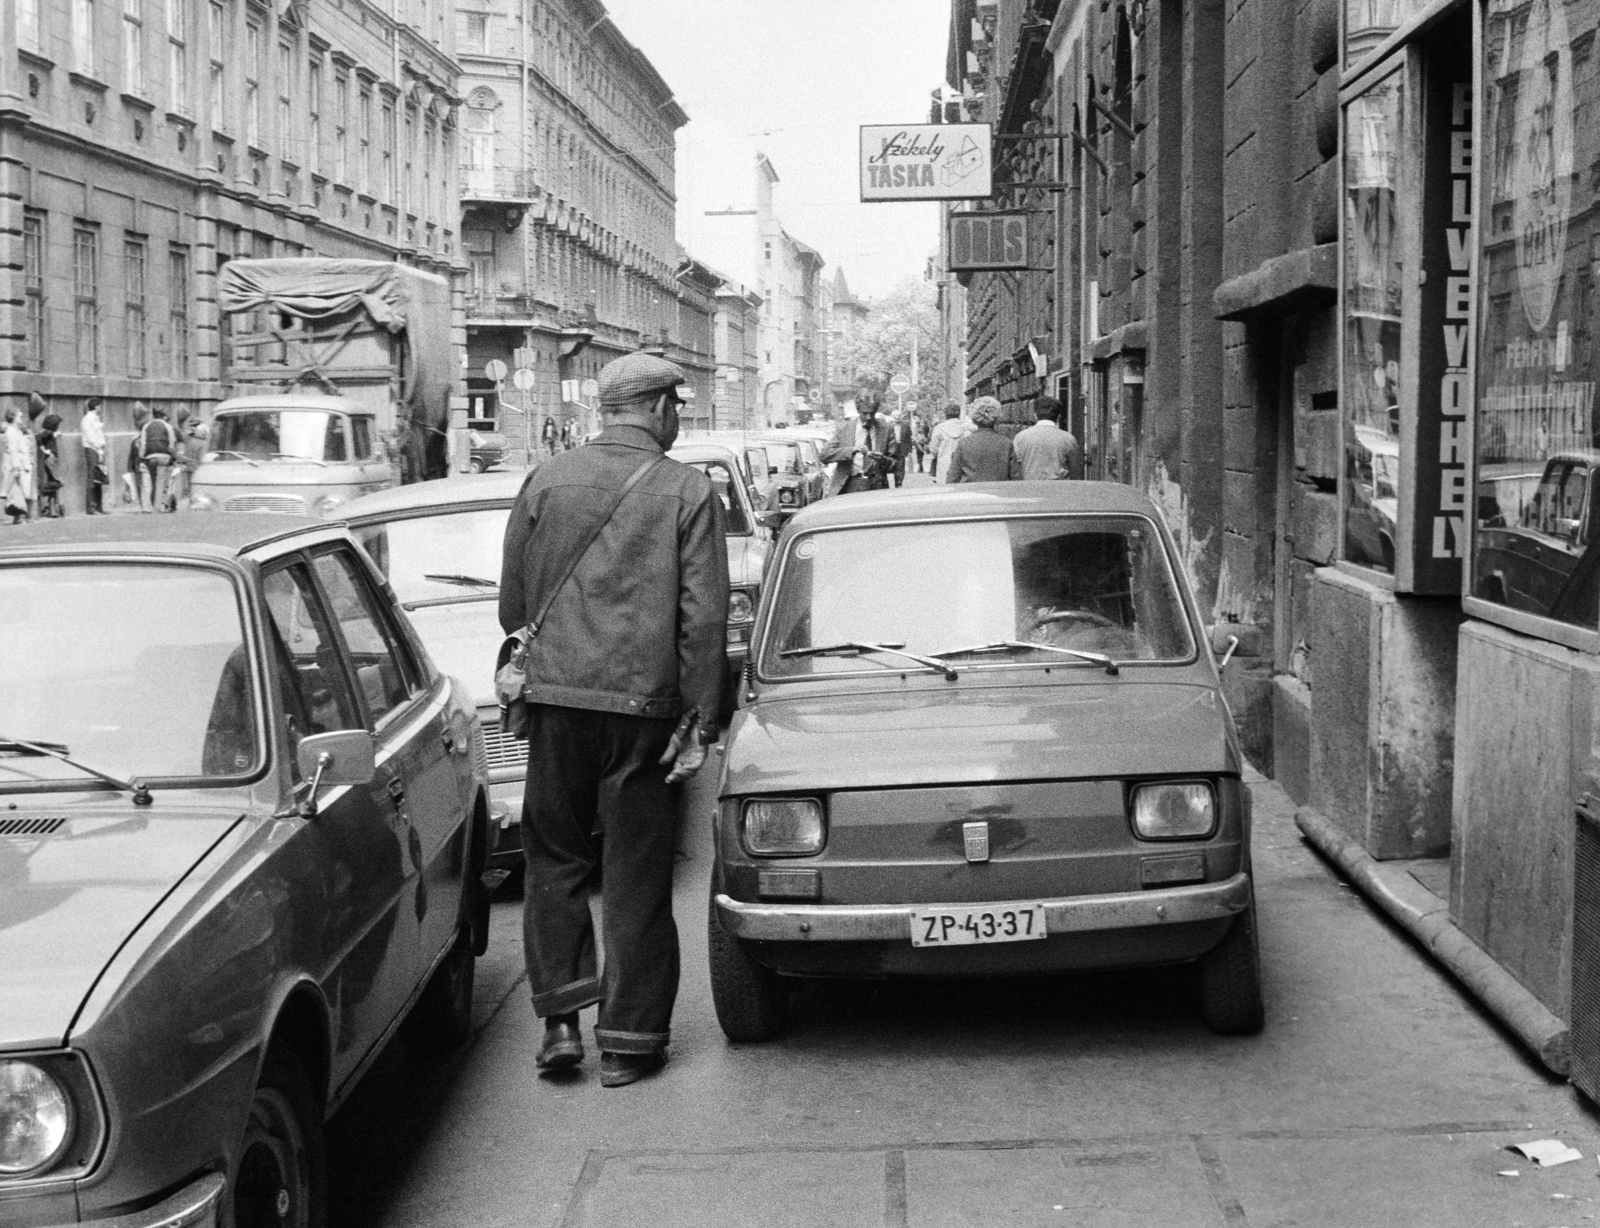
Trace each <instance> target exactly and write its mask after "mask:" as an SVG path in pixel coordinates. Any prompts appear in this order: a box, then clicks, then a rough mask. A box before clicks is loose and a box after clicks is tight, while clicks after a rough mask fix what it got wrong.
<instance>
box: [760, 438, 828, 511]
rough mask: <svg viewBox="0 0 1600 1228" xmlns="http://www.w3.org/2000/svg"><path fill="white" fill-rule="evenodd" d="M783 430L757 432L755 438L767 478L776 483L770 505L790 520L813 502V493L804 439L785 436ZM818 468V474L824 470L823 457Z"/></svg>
mask: <svg viewBox="0 0 1600 1228" xmlns="http://www.w3.org/2000/svg"><path fill="white" fill-rule="evenodd" d="M784 434H785V433H784V432H778V433H775V434H772V435H758V436H756V439H755V442H756V443H758V444H759V445H760V446H761V451H762V454H763V456H764V459H765V461H766V465H767V477H768V481H769V482H770V483H771V485H772V487H773V490H772V498H771V502H770V506H772V507H774V508H775V509H776V510H777V512H778V514H779V516H780V517H781V519H783V520H788V519H789V517H790V516H793V515H794V514H795V513H796V512H798V511H799V510H800V509H801V508H803V507H805V506H806V505H807V504H808V503H811V502H814V495H813V488H812V482H811V480H810V474H809V473H808V471H807V469H806V460H805V457H804V455H803V454H802V450H801V449H802V441H801V440H799V439H795V438H784ZM807 442H808V441H807ZM816 471H817V472H818V473H819V474H820V473H821V472H822V463H821V461H820V459H819V460H818V462H817V470H816Z"/></svg>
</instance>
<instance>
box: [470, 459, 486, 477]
mask: <svg viewBox="0 0 1600 1228" xmlns="http://www.w3.org/2000/svg"><path fill="white" fill-rule="evenodd" d="M467 466H468V468H470V469H471V470H472V472H473V473H482V472H483V469H484V465H483V460H482V459H481V458H480V457H476V456H474V457H473V458H472V459H471V460H470V461H468V462H467Z"/></svg>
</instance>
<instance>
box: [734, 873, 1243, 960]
mask: <svg viewBox="0 0 1600 1228" xmlns="http://www.w3.org/2000/svg"><path fill="white" fill-rule="evenodd" d="M1250 897H1251V890H1250V876H1249V875H1248V874H1246V873H1242V872H1241V873H1239V874H1235V875H1234V876H1233V877H1232V878H1227V879H1224V880H1223V881H1222V882H1220V883H1198V884H1196V885H1194V886H1192V887H1165V888H1162V889H1160V890H1154V891H1139V892H1117V893H1116V894H1113V895H1078V896H1066V897H1063V898H1060V899H1054V900H1044V901H1042V902H1043V904H1044V912H1045V933H1046V934H1047V935H1050V934H1084V933H1093V932H1095V931H1098V930H1121V929H1136V928H1142V927H1151V926H1168V925H1183V924H1187V923H1193V922H1205V921H1225V920H1227V919H1228V918H1230V917H1233V916H1235V915H1236V914H1238V913H1241V912H1243V911H1244V910H1245V909H1246V908H1248V907H1249V906H1250ZM999 902H1001V901H990V900H969V901H966V902H964V903H950V904H832V905H830V904H747V903H743V902H741V901H739V900H735V899H731V898H730V897H728V896H727V895H724V894H721V893H719V894H718V895H717V897H716V906H717V918H718V920H719V921H721V923H722V928H723V929H725V930H726V931H727V932H728V933H730V934H732V935H733V936H734V937H735V938H742V939H745V940H747V941H751V942H903V943H906V944H907V945H909V944H910V942H911V914H912V913H914V912H928V911H930V910H933V909H938V908H942V907H949V908H965V907H970V906H971V905H974V904H989V903H999Z"/></svg>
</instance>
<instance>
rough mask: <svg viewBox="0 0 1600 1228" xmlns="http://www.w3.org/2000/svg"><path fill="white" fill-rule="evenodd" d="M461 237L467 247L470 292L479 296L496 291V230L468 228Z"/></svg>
mask: <svg viewBox="0 0 1600 1228" xmlns="http://www.w3.org/2000/svg"><path fill="white" fill-rule="evenodd" d="M461 238H462V243H463V246H465V247H466V249H467V268H468V270H469V276H470V277H471V287H470V289H469V293H471V294H473V295H475V296H479V297H481V296H483V295H485V294H492V293H494V231H492V230H468V231H466V232H465V233H463V234H462V236H461Z"/></svg>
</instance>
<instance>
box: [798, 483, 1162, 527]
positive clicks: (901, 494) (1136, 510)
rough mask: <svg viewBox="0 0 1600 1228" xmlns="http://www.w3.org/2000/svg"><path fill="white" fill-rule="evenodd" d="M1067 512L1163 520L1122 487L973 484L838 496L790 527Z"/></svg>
mask: <svg viewBox="0 0 1600 1228" xmlns="http://www.w3.org/2000/svg"><path fill="white" fill-rule="evenodd" d="M1068 512H1089V513H1100V514H1106V513H1124V514H1132V515H1136V516H1150V517H1153V518H1156V517H1159V512H1158V511H1157V508H1156V505H1155V504H1154V503H1152V502H1151V501H1150V499H1149V497H1148V496H1147V495H1144V494H1141V493H1140V492H1139V491H1137V490H1134V489H1133V488H1132V487H1131V486H1124V485H1123V484H1122V483H1121V482H973V483H967V484H959V485H953V486H912V487H905V488H902V489H900V490H884V491H869V492H865V493H862V494H853V495H840V496H837V497H836V498H832V499H824V500H822V501H821V502H820V503H813V504H811V505H810V506H809V507H806V508H802V509H801V510H800V511H799V512H798V513H796V514H795V516H794V518H793V519H792V520H791V521H790V522H789V524H790V526H792V527H793V528H794V529H827V528H838V527H844V526H853V525H863V524H889V523H894V522H897V521H901V522H903V521H913V520H963V519H968V518H976V517H980V516H983V517H989V516H1037V515H1041V514H1044V515H1048V514H1052V513H1068Z"/></svg>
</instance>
